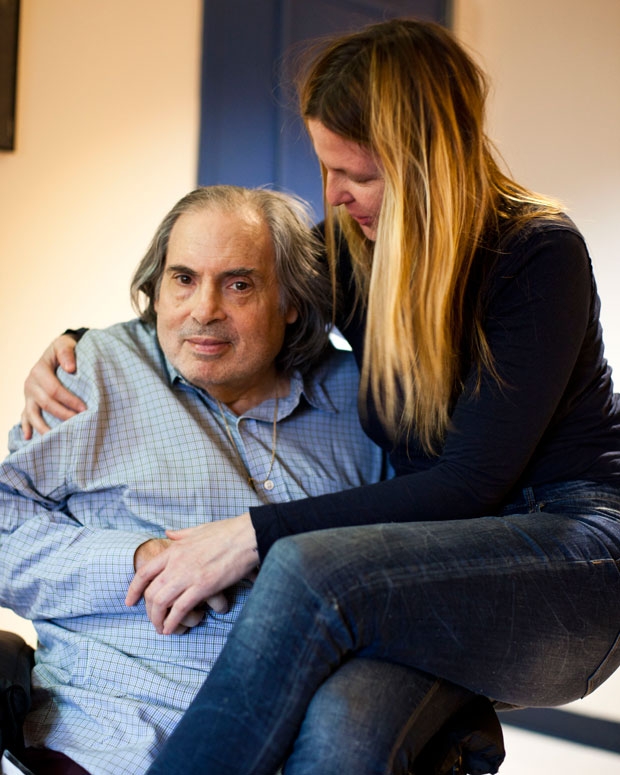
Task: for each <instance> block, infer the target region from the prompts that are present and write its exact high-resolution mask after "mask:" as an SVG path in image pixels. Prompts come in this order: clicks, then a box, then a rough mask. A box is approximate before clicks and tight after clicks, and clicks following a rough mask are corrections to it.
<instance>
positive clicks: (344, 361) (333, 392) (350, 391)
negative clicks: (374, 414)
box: [306, 345, 359, 408]
mask: <svg viewBox="0 0 620 775" xmlns="http://www.w3.org/2000/svg"><path fill="white" fill-rule="evenodd" d="M306 387H307V389H310V390H313V391H317V390H319V391H321V392H322V393H324V394H325V395H326V396H327V397H328V398H329V401H330V402H331V403H332V404H333V405H334V406H336V407H340V408H342V407H343V406H346V405H349V404H353V405H355V406H357V391H358V387H359V371H358V368H357V364H356V362H355V358H354V356H353V353H352V352H351V351H349V350H340V349H337V348H336V347H334V346H333V345H330V347H329V348H328V349H327V351H326V353H325V357H324V358H323V359H322V361H321V363H320V365H319V366H318V367H317V368H316V369H315V370H314V371H313V372H312V373H311V374H310V375H309V377H308V378H307V379H306Z"/></svg>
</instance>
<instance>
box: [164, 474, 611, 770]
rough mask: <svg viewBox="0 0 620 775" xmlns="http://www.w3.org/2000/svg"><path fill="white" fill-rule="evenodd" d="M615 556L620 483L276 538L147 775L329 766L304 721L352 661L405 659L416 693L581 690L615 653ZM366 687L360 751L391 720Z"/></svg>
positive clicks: (509, 694) (535, 697)
mask: <svg viewBox="0 0 620 775" xmlns="http://www.w3.org/2000/svg"><path fill="white" fill-rule="evenodd" d="M619 560H620V489H618V488H614V487H611V486H605V485H596V484H592V483H587V482H574V483H566V484H556V485H547V486H545V487H541V488H538V489H536V490H532V489H531V488H528V489H527V490H525V491H523V493H521V494H520V496H519V497H518V498H517V499H516V500H514V501H513V502H512V503H510V504H509V505H507V506H506V507H505V508H504V509H503V510H502V512H501V514H499V515H498V516H494V517H482V518H478V519H469V520H463V521H458V520H452V521H446V522H420V523H408V524H381V525H374V526H370V527H359V528H340V529H334V530H325V531H320V532H315V533H307V534H303V535H299V536H293V537H289V538H286V539H282V540H280V541H278V542H277V543H276V544H275V545H274V546H273V548H272V550H271V551H270V552H269V554H268V556H267V559H266V561H265V563H264V565H263V567H262V569H261V572H260V574H259V578H258V580H257V582H256V585H255V588H254V590H253V592H252V595H251V596H250V600H249V601H248V603H247V604H246V606H245V608H244V610H243V612H242V615H241V617H240V618H239V621H238V622H237V624H236V626H235V628H234V629H233V632H232V633H231V635H230V637H229V640H228V643H227V645H226V647H225V648H224V650H223V652H222V655H221V656H220V658H219V660H218V661H217V663H216V665H215V667H214V669H213V671H212V673H211V675H210V676H209V678H208V680H207V681H206V683H205V685H204V686H203V687H202V689H201V690H200V692H199V693H198V695H197V697H196V699H195V701H194V702H193V703H192V705H191V706H190V708H189V710H188V711H187V714H186V715H185V717H184V718H183V720H182V721H181V723H180V724H179V726H178V727H177V729H176V730H175V732H174V733H173V735H172V736H171V738H170V739H169V741H168V742H167V744H166V745H165V747H164V750H163V751H162V754H161V755H160V757H159V758H158V760H157V761H156V762H155V764H154V765H153V766H152V767H151V769H150V770H149V773H150V774H151V775H164V773H166V775H170V773H183V774H184V775H191V773H206V774H207V775H216V774H217V775H224V773H237V774H238V775H240V774H241V773H254V774H255V775H260V774H262V775H271V774H272V773H273V772H274V771H275V770H276V769H277V767H278V766H280V765H281V764H282V762H283V761H284V760H285V759H286V758H287V757H290V766H291V768H292V769H290V770H288V771H290V772H293V773H295V774H296V775H297V773H302V772H321V773H322V774H323V775H324V774H325V773H331V772H332V771H333V772H337V771H338V770H336V769H335V768H334V769H331V764H329V765H326V766H323V761H322V760H321V759H320V758H317V757H318V756H323V753H324V752H325V751H327V746H326V745H325V743H324V741H318V742H317V746H316V748H315V751H314V752H313V746H312V741H311V740H307V735H306V732H305V729H304V725H305V724H307V723H309V721H310V722H311V721H312V718H313V715H314V716H316V715H317V714H316V713H315V706H314V705H313V703H317V702H320V701H321V696H322V693H323V692H327V697H328V702H327V704H328V705H329V704H330V701H331V702H333V697H332V698H331V700H330V699H329V693H328V690H329V687H330V685H331V682H332V680H334V681H338V676H339V674H340V671H342V670H349V669H350V668H348V665H349V664H350V663H353V664H355V663H357V661H358V660H359V659H360V658H364V659H369V660H373V661H375V660H379V661H386V662H389V663H394V664H395V665H397V666H403V667H405V668H409V669H411V675H412V676H414V678H413V679H412V680H414V682H417V681H418V679H420V680H421V681H422V683H420V684H419V686H420V687H421V688H420V692H419V694H420V702H424V701H425V698H426V699H427V698H428V694H427V693H425V691H424V690H423V688H422V687H423V680H422V679H424V680H426V681H428V683H427V684H426V690H427V691H432V690H433V687H435V689H436V688H437V685H436V684H435V683H434V681H435V680H436V679H435V678H433V677H436V678H437V679H442V680H443V681H444V682H446V681H447V682H449V684H444V686H451V685H458V686H460V687H464V688H465V689H467V690H469V691H470V692H475V693H479V694H484V695H486V696H488V697H491V698H493V699H495V700H498V701H500V702H503V703H508V704H511V705H517V706H528V705H529V706H536V705H539V706H546V705H558V704H563V703H566V702H569V701H571V700H574V699H577V698H579V697H582V696H584V695H586V694H588V693H589V692H591V691H592V690H593V689H595V688H596V687H597V686H598V685H599V684H600V683H602V681H604V680H605V679H606V678H607V677H608V676H609V675H611V673H612V672H613V671H614V670H615V669H616V667H617V666H618V665H619V664H620V638H619V633H620V562H619ZM355 674H356V671H353V675H355ZM429 674H430V675H429ZM397 680H398V679H397ZM351 693H353V689H351ZM373 699H374V697H373V696H372V695H371V696H369V697H368V707H369V708H370V711H371V712H372V713H373V714H374V722H373V723H374V726H373V727H372V730H373V731H372V732H371V733H370V734H368V735H367V737H368V742H367V745H366V747H365V751H364V756H369V757H371V758H372V757H373V752H374V750H375V748H374V739H373V734H375V730H376V731H378V730H381V733H380V734H379V737H380V736H381V735H382V734H383V732H385V728H387V727H388V726H389V725H394V724H398V723H400V721H396V720H395V719H394V718H391V717H389V715H388V718H387V719H384V718H383V717H382V715H381V713H380V712H378V711H377V708H376V707H375V706H374V705H373ZM414 704H415V703H414ZM322 706H323V710H322V713H323V714H324V713H325V710H324V708H325V702H323V703H322ZM370 711H369V712H370ZM409 711H411V712H412V713H413V714H414V715H415V712H416V711H415V709H414V708H408V709H407V712H409ZM319 715H321V714H319ZM335 715H336V716H338V713H336V714H335ZM343 715H344V716H346V713H344V714H343ZM401 721H402V720H401ZM339 723H340V722H334V726H335V728H337V727H338V726H339ZM403 729H404V727H402V728H401V730H400V731H399V732H398V734H397V735H396V737H398V736H399V735H400V737H399V740H400V741H401V742H402V738H403V732H402V730H403ZM339 731H340V730H339ZM327 736H328V735H327ZM387 736H388V737H389V735H387ZM333 737H334V738H335V737H336V736H333ZM305 739H306V743H305V744H304V740H305ZM397 747H398V746H397V745H396V747H395V748H394V749H393V752H392V754H391V755H392V756H394V750H396V749H397ZM382 753H383V752H382ZM328 755H329V754H328V753H327V754H326V756H328ZM287 766H288V765H287ZM312 766H313V767H314V769H312ZM304 768H305V769H304ZM343 771H344V772H347V771H348V772H356V773H357V772H358V770H357V769H356V768H355V767H353V768H352V767H351V766H350V764H349V766H347V767H346V769H342V767H341V769H340V772H343ZM362 771H363V772H377V773H379V772H384V773H385V772H398V771H400V770H398V769H397V767H396V766H395V765H394V763H393V762H386V761H385V760H384V761H383V762H380V761H378V757H377V761H372V762H370V763H368V764H367V767H366V768H365V769H364V770H362ZM404 771H406V770H404Z"/></svg>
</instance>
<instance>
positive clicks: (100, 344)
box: [76, 319, 161, 367]
mask: <svg viewBox="0 0 620 775" xmlns="http://www.w3.org/2000/svg"><path fill="white" fill-rule="evenodd" d="M76 352H77V357H78V360H80V359H81V360H82V361H84V360H91V359H94V360H105V359H112V360H113V362H114V363H115V364H116V366H117V367H118V366H123V365H125V364H126V365H128V366H130V367H131V366H132V365H133V364H134V363H135V361H136V360H141V361H144V360H146V361H152V360H155V361H157V362H160V360H161V357H160V353H161V351H160V348H159V344H158V342H157V336H156V333H155V330H154V327H153V326H150V325H147V324H145V323H143V322H142V321H141V320H138V319H135V320H128V321H125V322H123V323H116V324H114V325H112V326H109V327H108V328H91V329H89V330H88V331H87V332H86V333H85V334H84V336H83V337H82V338H81V339H80V341H79V342H78V345H77V350H76Z"/></svg>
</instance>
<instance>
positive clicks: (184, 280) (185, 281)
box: [176, 274, 192, 285]
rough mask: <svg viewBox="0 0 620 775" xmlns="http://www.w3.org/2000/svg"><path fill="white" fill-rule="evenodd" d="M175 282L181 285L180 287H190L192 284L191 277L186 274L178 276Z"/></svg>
mask: <svg viewBox="0 0 620 775" xmlns="http://www.w3.org/2000/svg"><path fill="white" fill-rule="evenodd" d="M176 280H177V282H178V283H181V285H191V283H192V277H191V276H190V275H188V274H178V275H177V276H176Z"/></svg>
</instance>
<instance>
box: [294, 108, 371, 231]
mask: <svg viewBox="0 0 620 775" xmlns="http://www.w3.org/2000/svg"><path fill="white" fill-rule="evenodd" d="M308 131H309V133H310V137H311V138H312V143H313V144H314V150H315V151H316V155H317V156H318V157H319V161H320V162H321V164H322V165H323V168H324V170H325V196H326V199H327V201H328V202H329V204H330V205H332V206H333V207H338V206H339V205H342V206H343V207H345V208H346V210H347V212H348V213H349V215H350V216H351V218H353V219H354V220H355V221H357V222H358V223H359V225H360V228H361V230H362V232H363V233H364V235H365V236H366V237H367V238H368V239H369V240H372V241H373V242H374V241H375V240H376V239H377V223H378V221H379V213H380V211H381V202H382V201H383V189H384V181H383V173H382V172H381V169H380V167H379V165H378V164H377V161H376V159H375V157H374V156H373V155H372V153H371V152H370V151H369V150H368V149H367V148H364V147H363V146H361V145H358V144H357V143H355V142H353V141H352V140H346V139H345V138H344V137H342V136H341V135H337V134H336V133H335V132H332V131H331V130H330V129H327V127H326V126H324V125H323V124H322V123H321V122H320V121H318V120H317V119H310V120H309V121H308Z"/></svg>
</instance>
